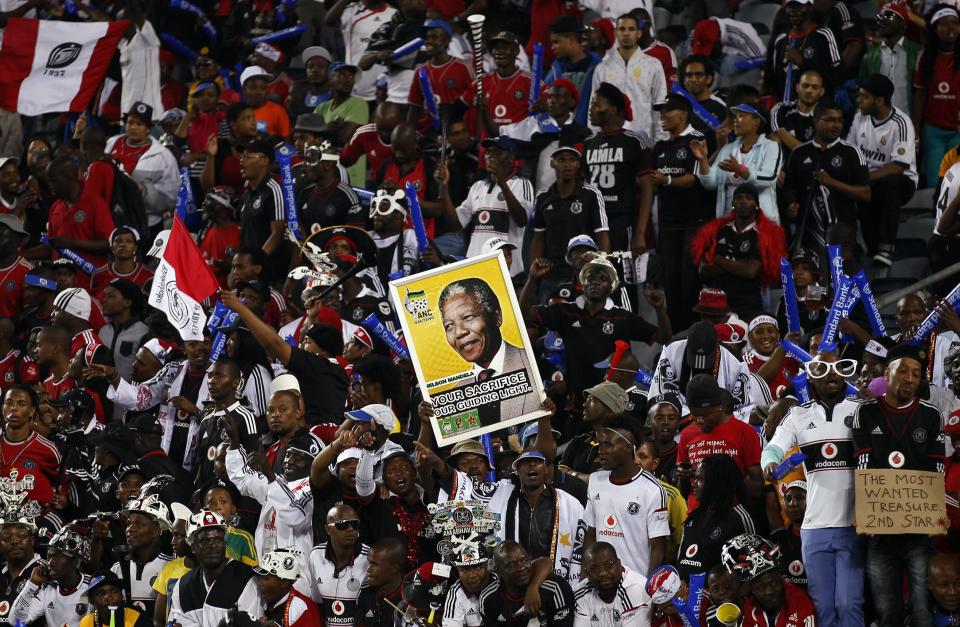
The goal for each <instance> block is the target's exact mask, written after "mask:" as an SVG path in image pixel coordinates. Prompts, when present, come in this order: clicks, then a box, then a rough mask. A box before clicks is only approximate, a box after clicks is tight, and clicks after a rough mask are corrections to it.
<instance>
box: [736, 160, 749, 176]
mask: <svg viewBox="0 0 960 627" xmlns="http://www.w3.org/2000/svg"><path fill="white" fill-rule="evenodd" d="M746 169H747V168H746V166H744V165H743V164H742V163H741V164H740V167H739V168H737V175H738V176H739V177H740V178H742V179H745V178H747V177H745V176H744V175H743V172H744V171H745V170H746Z"/></svg>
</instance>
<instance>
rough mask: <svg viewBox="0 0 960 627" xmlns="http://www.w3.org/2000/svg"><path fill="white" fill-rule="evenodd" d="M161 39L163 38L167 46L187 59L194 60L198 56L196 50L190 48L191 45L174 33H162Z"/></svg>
mask: <svg viewBox="0 0 960 627" xmlns="http://www.w3.org/2000/svg"><path fill="white" fill-rule="evenodd" d="M160 39H162V40H163V43H165V44H166V45H167V48H170V49H171V50H173V51H174V52H176V53H177V54H179V55H180V56H181V57H183V58H184V59H186V60H187V61H191V62H192V61H193V60H194V59H196V58H197V53H196V52H194V51H193V50H192V49H191V48H190V46H188V45H187V44H185V43H183V42H182V41H180V40H179V39H177V38H176V37H174V36H173V35H171V34H169V33H160Z"/></svg>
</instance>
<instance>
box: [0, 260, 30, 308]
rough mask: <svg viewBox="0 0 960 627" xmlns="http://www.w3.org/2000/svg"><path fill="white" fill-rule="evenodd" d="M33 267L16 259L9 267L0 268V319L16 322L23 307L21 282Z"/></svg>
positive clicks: (24, 261)
mask: <svg viewBox="0 0 960 627" xmlns="http://www.w3.org/2000/svg"><path fill="white" fill-rule="evenodd" d="M32 269H33V266H31V265H30V262H28V261H27V260H26V259H24V258H23V257H17V258H16V259H14V260H13V263H11V264H10V265H9V266H7V267H5V268H0V318H11V319H14V320H16V319H17V318H18V317H19V316H20V310H21V309H22V305H23V280H24V278H25V277H26V276H27V275H28V274H30V270H32Z"/></svg>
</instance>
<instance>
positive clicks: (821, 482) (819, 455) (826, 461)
mask: <svg viewBox="0 0 960 627" xmlns="http://www.w3.org/2000/svg"><path fill="white" fill-rule="evenodd" d="M857 405H858V403H857V402H856V401H853V400H850V399H847V400H843V401H841V402H839V403H837V404H836V405H835V406H834V408H833V415H832V416H830V417H829V419H828V417H827V412H826V409H825V407H824V406H823V405H821V404H820V403H819V402H817V401H810V402H809V403H804V404H802V405H796V406H795V407H792V408H791V409H790V411H789V412H787V415H786V417H785V418H784V419H783V422H781V423H780V426H779V427H777V431H776V433H774V435H773V439H771V440H770V444H769V446H776V447H778V448H779V449H780V450H781V451H788V450H790V449H791V448H793V447H794V446H798V447H799V448H800V452H801V453H803V454H804V455H806V456H807V459H806V460H805V461H804V462H803V469H804V472H805V473H806V475H807V513H806V514H805V515H804V517H803V525H802V527H803V528H804V529H829V528H835V527H849V526H850V521H851V519H852V518H853V470H854V468H856V460H855V458H854V454H853V428H852V427H853V414H854V412H855V411H856V409H857Z"/></svg>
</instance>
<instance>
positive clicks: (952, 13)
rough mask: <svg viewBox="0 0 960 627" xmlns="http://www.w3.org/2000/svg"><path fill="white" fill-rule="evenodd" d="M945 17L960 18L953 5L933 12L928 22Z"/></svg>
mask: <svg viewBox="0 0 960 627" xmlns="http://www.w3.org/2000/svg"><path fill="white" fill-rule="evenodd" d="M945 17H956V18H960V13H957V10H956V9H954V8H953V7H944V8H942V9H940V10H939V11H937V12H936V13H934V14H933V17H931V18H930V23H931V24H934V23H935V22H936V21H937V20H939V19H942V18H945Z"/></svg>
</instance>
